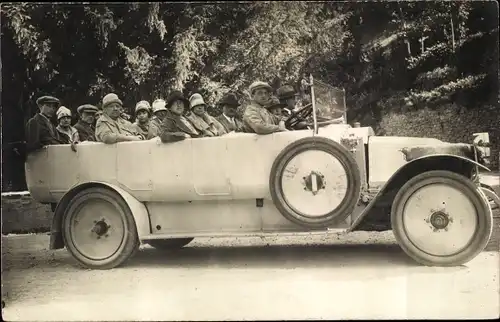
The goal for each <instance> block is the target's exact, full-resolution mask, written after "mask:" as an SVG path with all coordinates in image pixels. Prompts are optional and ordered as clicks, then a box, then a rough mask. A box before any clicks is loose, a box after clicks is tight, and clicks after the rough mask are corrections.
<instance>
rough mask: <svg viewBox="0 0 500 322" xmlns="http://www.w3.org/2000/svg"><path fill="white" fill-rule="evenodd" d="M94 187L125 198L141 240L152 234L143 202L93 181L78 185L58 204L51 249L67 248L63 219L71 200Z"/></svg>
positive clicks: (126, 193) (106, 184) (108, 185)
mask: <svg viewBox="0 0 500 322" xmlns="http://www.w3.org/2000/svg"><path fill="white" fill-rule="evenodd" d="M93 187H105V188H108V189H111V190H113V191H115V192H117V193H118V194H119V195H120V196H121V197H122V198H123V200H124V201H125V202H126V203H127V205H128V206H129V208H130V211H131V212H132V215H133V216H134V221H135V225H136V228H137V234H138V237H139V239H141V237H142V236H146V235H150V234H151V224H150V221H149V214H148V210H147V209H146V206H145V205H144V204H143V203H142V202H140V201H138V200H137V199H135V198H134V197H133V196H132V195H131V194H130V193H128V192H127V191H125V190H123V189H122V188H120V187H118V186H115V185H113V184H109V183H106V182H97V181H91V182H86V183H84V184H81V185H78V186H76V187H74V188H72V189H71V190H69V191H68V192H66V194H65V195H64V196H63V197H62V198H61V200H60V201H59V203H58V204H57V206H56V209H55V211H54V218H53V219H52V227H51V233H50V249H60V248H63V247H64V246H65V245H64V241H63V238H62V219H63V216H64V213H65V210H66V209H67V207H68V205H69V203H70V201H71V199H73V197H74V196H75V195H76V194H77V193H79V192H80V191H83V190H85V189H88V188H93Z"/></svg>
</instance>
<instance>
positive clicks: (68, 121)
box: [59, 116, 71, 128]
mask: <svg viewBox="0 0 500 322" xmlns="http://www.w3.org/2000/svg"><path fill="white" fill-rule="evenodd" d="M59 125H61V126H62V127H64V128H66V127H68V126H70V125H71V116H63V117H61V118H60V119H59Z"/></svg>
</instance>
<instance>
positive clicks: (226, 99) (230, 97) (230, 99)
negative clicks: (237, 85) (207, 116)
mask: <svg viewBox="0 0 500 322" xmlns="http://www.w3.org/2000/svg"><path fill="white" fill-rule="evenodd" d="M219 105H229V106H234V107H237V106H240V102H239V101H238V98H237V97H236V95H234V94H233V93H228V94H226V95H224V96H223V97H222V99H221V100H220V101H219Z"/></svg>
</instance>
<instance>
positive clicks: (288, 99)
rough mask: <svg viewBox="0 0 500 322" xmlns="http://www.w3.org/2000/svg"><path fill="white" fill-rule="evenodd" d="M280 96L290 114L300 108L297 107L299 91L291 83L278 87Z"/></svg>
mask: <svg viewBox="0 0 500 322" xmlns="http://www.w3.org/2000/svg"><path fill="white" fill-rule="evenodd" d="M276 94H278V98H279V100H280V102H281V103H282V104H285V105H286V107H285V111H286V112H287V113H288V114H290V113H291V112H295V111H297V110H298V108H297V99H296V96H297V93H295V90H294V89H293V86H291V85H283V86H281V87H280V88H278V90H277V93H276Z"/></svg>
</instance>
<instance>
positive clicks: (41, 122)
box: [26, 113, 66, 153]
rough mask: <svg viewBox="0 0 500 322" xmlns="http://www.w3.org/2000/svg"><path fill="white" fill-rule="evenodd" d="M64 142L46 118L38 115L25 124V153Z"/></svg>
mask: <svg viewBox="0 0 500 322" xmlns="http://www.w3.org/2000/svg"><path fill="white" fill-rule="evenodd" d="M65 143H66V142H65V140H64V138H63V137H61V134H59V132H58V131H57V129H56V127H55V125H54V124H52V122H50V120H49V119H48V118H46V117H45V116H43V115H41V114H40V113H38V114H36V115H35V116H33V117H32V118H31V119H30V120H29V121H28V123H27V124H26V152H27V153H30V152H32V151H35V150H38V149H41V148H42V147H44V146H46V145H54V144H65Z"/></svg>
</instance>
